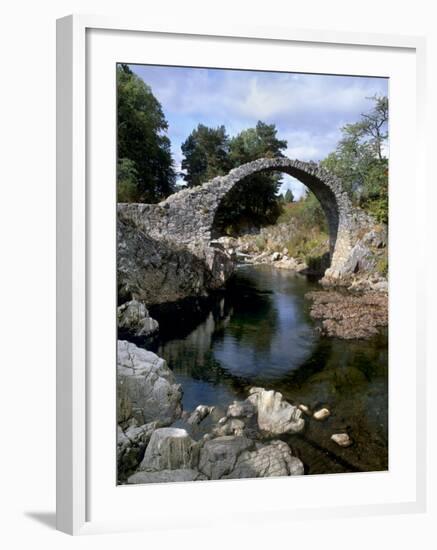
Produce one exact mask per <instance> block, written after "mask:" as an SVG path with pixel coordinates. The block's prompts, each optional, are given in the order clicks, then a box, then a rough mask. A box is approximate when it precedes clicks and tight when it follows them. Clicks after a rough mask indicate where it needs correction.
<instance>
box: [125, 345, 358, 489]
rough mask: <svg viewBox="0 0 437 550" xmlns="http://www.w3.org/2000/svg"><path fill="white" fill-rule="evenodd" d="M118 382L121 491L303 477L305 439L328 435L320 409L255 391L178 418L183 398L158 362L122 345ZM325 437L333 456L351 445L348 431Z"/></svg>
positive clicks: (325, 415)
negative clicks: (153, 485)
mask: <svg viewBox="0 0 437 550" xmlns="http://www.w3.org/2000/svg"><path fill="white" fill-rule="evenodd" d="M117 377H118V384H117V388H118V392H117V406H118V411H117V417H118V436H117V459H118V480H119V483H122V484H126V483H127V484H135V483H163V482H174V481H201V480H217V479H240V478H257V477H276V476H292V475H303V474H305V473H306V465H305V454H302V452H301V451H298V452H297V453H296V450H295V449H299V450H301V449H302V444H303V443H305V441H307V437H306V436H305V434H312V436H311V438H310V439H309V440H308V441H310V442H311V441H312V437H314V434H316V435H317V434H319V432H320V433H322V436H321V438H322V439H324V438H325V437H326V430H328V432H329V424H330V422H329V421H330V420H331V415H332V411H331V410H330V408H329V407H327V406H326V405H323V406H322V405H320V406H318V407H315V408H314V409H310V407H309V406H308V405H306V404H304V403H294V404H293V403H291V402H289V401H287V400H285V399H284V397H283V395H282V394H281V393H280V392H277V391H274V390H267V389H264V388H260V387H252V388H250V389H248V391H247V398H246V399H244V400H240V401H234V402H233V403H231V404H230V405H229V406H228V407H227V408H226V409H225V410H222V409H221V408H220V407H211V406H208V405H204V404H199V405H198V406H197V407H196V408H195V409H194V410H193V411H184V410H183V408H182V393H183V390H182V388H181V386H180V385H179V384H177V383H176V381H175V378H174V376H173V373H172V371H171V370H170V369H169V368H168V366H167V365H166V363H165V361H164V360H163V359H161V358H160V357H158V356H157V355H155V354H154V353H151V352H150V351H147V350H144V349H142V348H139V347H137V346H135V345H134V344H132V343H129V342H127V341H119V342H118V358H117ZM334 424H335V423H334ZM334 424H333V426H332V428H334V427H337V426H336V425H335V426H334ZM322 425H323V426H325V429H323V430H322V431H320V429H319V426H320V427H322ZM337 428H338V427H337ZM328 437H329V439H330V441H331V444H333V445H334V446H335V447H337V449H338V452H339V453H340V454H341V452H342V451H341V449H345V450H347V451H348V452H349V448H350V447H351V446H353V445H354V441H353V438H352V437H351V436H350V434H349V433H348V430H347V429H346V430H342V431H338V429H337V431H333V432H332V433H330V434H329V435H328ZM295 438H298V439H295ZM310 444H313V443H310ZM328 446H329V445H328ZM331 454H332V451H331Z"/></svg>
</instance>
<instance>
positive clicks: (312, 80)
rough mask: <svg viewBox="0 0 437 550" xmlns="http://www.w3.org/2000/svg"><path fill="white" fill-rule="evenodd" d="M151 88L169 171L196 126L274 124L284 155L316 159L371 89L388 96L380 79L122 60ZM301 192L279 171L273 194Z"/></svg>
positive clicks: (230, 128)
mask: <svg viewBox="0 0 437 550" xmlns="http://www.w3.org/2000/svg"><path fill="white" fill-rule="evenodd" d="M129 66H130V68H131V70H132V71H133V72H135V73H136V74H137V75H138V76H139V77H140V78H142V79H143V80H144V82H145V83H146V84H148V85H149V86H150V87H151V88H152V92H153V94H154V95H155V97H156V98H157V99H158V101H159V102H160V103H161V105H162V109H163V111H164V115H165V117H166V119H167V121H168V125H169V127H168V132H167V135H168V137H169V138H170V141H171V148H172V154H173V159H174V162H175V169H176V170H177V171H180V169H181V162H182V152H181V144H182V143H183V142H184V141H185V139H186V138H187V137H188V136H189V134H190V133H191V132H192V130H193V129H195V128H196V127H197V125H198V124H199V123H200V124H204V125H206V126H210V127H214V128H215V127H217V126H221V125H222V124H223V125H224V126H225V127H226V131H227V134H228V135H229V136H230V137H232V136H234V135H236V134H238V133H239V132H241V131H242V130H245V129H247V128H253V127H254V126H255V125H256V123H257V121H258V120H262V121H263V122H265V123H267V124H275V125H276V128H277V130H278V133H277V136H278V138H279V139H284V140H286V141H287V143H288V147H287V150H286V151H284V154H285V155H286V156H288V157H289V158H291V159H299V160H304V161H308V160H313V161H316V162H318V161H320V160H322V159H323V158H324V157H326V156H327V155H328V154H329V153H330V152H332V151H334V149H335V147H336V144H337V142H338V141H339V139H340V137H341V127H342V126H344V125H345V124H348V123H353V122H356V121H358V120H359V119H360V115H361V113H365V112H367V111H368V110H369V109H370V108H371V106H372V102H371V101H370V100H369V99H367V98H369V97H371V96H373V95H375V94H378V95H388V79H384V78H373V77H357V76H353V77H351V76H334V75H314V74H301V73H279V72H262V71H241V70H230V69H207V68H205V69H203V68H188V67H164V66H151V65H129ZM287 189H291V190H292V191H293V194H294V195H295V198H299V197H300V196H302V194H303V192H304V187H303V185H302V184H301V183H300V182H298V181H297V180H295V179H294V178H291V177H290V176H288V175H285V174H284V175H283V178H282V185H281V189H280V191H281V192H282V193H283V192H285V191H286V190H287Z"/></svg>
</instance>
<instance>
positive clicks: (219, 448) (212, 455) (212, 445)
mask: <svg viewBox="0 0 437 550" xmlns="http://www.w3.org/2000/svg"><path fill="white" fill-rule="evenodd" d="M254 446H255V443H254V442H253V441H251V440H250V439H248V438H246V437H244V436H223V437H216V438H215V439H210V440H207V441H206V442H205V443H204V444H203V446H202V448H201V449H200V454H199V466H198V468H199V470H200V471H201V472H202V473H203V474H205V475H206V476H207V477H208V478H209V479H220V478H222V477H223V476H225V475H228V474H230V473H231V472H232V470H233V469H234V467H235V464H236V462H237V459H238V456H239V455H240V454H241V453H242V452H243V451H246V450H251V449H254Z"/></svg>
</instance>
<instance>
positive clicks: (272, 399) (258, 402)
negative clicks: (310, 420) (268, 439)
mask: <svg viewBox="0 0 437 550" xmlns="http://www.w3.org/2000/svg"><path fill="white" fill-rule="evenodd" d="M249 393H250V395H249V397H248V398H247V400H248V401H249V402H250V403H252V405H254V406H255V407H256V410H257V417H258V426H259V428H260V430H262V431H263V432H267V433H270V434H274V435H279V434H287V433H299V432H301V431H302V430H303V429H304V427H305V420H304V419H303V417H302V411H301V410H300V409H299V408H298V407H295V406H294V405H291V404H290V403H288V402H287V401H285V400H284V398H283V396H282V394H281V393H280V392H276V391H274V390H269V391H267V390H265V389H264V388H251V389H250V390H249Z"/></svg>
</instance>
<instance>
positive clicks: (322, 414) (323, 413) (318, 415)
mask: <svg viewBox="0 0 437 550" xmlns="http://www.w3.org/2000/svg"><path fill="white" fill-rule="evenodd" d="M328 416H331V412H330V410H329V409H327V408H323V409H319V410H318V411H316V412H315V413H314V414H313V418H314V419H315V420H325V419H326V418H328Z"/></svg>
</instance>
